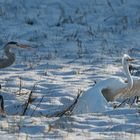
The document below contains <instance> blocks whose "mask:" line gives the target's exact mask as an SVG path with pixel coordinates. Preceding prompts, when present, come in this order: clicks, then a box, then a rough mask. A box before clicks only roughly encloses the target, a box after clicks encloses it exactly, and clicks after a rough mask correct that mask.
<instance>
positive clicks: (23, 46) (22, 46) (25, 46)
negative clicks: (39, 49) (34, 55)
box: [18, 44, 30, 48]
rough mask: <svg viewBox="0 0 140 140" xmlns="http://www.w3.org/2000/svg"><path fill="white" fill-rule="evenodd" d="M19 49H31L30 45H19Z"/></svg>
mask: <svg viewBox="0 0 140 140" xmlns="http://www.w3.org/2000/svg"><path fill="white" fill-rule="evenodd" d="M18 47H20V48H30V47H29V46H28V45H25V44H18Z"/></svg>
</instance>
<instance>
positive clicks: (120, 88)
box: [73, 54, 140, 114]
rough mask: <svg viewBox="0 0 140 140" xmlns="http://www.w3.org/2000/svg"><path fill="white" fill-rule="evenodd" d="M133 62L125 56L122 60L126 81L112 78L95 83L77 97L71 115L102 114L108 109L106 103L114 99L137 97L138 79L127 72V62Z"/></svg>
mask: <svg viewBox="0 0 140 140" xmlns="http://www.w3.org/2000/svg"><path fill="white" fill-rule="evenodd" d="M133 60H134V59H132V58H131V57H130V56H129V55H126V54H124V56H123V58H122V65H123V69H124V72H125V75H126V77H127V80H126V81H124V80H123V79H122V78H118V77H113V78H109V79H106V80H102V81H101V82H99V83H97V84H96V85H95V86H94V87H92V88H90V89H89V90H87V91H86V92H85V93H83V94H82V95H81V96H80V97H79V99H78V102H77V104H76V106H75V108H74V110H73V113H74V114H82V113H91V112H103V111H106V110H107V109H109V104H108V101H113V100H115V99H116V98H126V97H131V96H135V95H138V96H139V95H140V78H139V77H134V76H131V75H130V72H129V62H131V61H133Z"/></svg>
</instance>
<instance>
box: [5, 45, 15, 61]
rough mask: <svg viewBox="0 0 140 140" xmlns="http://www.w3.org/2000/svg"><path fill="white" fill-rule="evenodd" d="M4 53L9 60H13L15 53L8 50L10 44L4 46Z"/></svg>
mask: <svg viewBox="0 0 140 140" xmlns="http://www.w3.org/2000/svg"><path fill="white" fill-rule="evenodd" d="M5 55H6V56H7V58H8V59H10V60H11V61H12V60H13V61H14V60H15V55H14V54H13V53H12V52H10V46H5Z"/></svg>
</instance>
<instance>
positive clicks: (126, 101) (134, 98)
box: [114, 96, 139, 108]
mask: <svg viewBox="0 0 140 140" xmlns="http://www.w3.org/2000/svg"><path fill="white" fill-rule="evenodd" d="M138 102H139V97H138V96H135V97H133V98H132V99H131V98H126V99H125V100H124V101H122V103H120V104H119V105H116V106H115V107H114V108H118V107H121V106H122V105H123V104H125V103H127V104H130V106H132V105H133V104H134V103H138Z"/></svg>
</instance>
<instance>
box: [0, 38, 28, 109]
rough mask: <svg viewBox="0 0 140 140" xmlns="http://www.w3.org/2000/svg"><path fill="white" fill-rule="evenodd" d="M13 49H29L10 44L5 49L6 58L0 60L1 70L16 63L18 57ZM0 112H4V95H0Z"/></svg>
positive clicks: (26, 46)
mask: <svg viewBox="0 0 140 140" xmlns="http://www.w3.org/2000/svg"><path fill="white" fill-rule="evenodd" d="M11 48H28V45H25V44H20V43H18V42H14V41H10V42H8V43H7V44H6V45H5V46H4V48H3V49H4V52H5V55H6V58H1V59H0V68H6V67H9V66H11V65H12V64H13V63H14V62H15V60H16V56H15V54H14V53H13V52H11V50H10V49H11ZM0 88H1V85H0ZM0 112H4V99H3V96H2V95H0Z"/></svg>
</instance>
